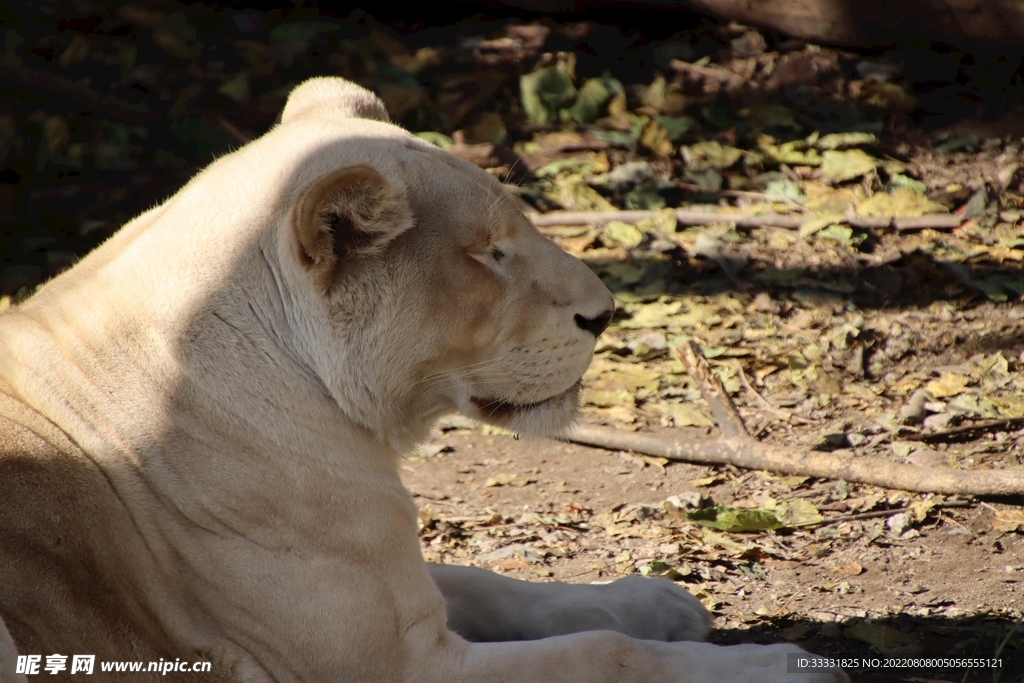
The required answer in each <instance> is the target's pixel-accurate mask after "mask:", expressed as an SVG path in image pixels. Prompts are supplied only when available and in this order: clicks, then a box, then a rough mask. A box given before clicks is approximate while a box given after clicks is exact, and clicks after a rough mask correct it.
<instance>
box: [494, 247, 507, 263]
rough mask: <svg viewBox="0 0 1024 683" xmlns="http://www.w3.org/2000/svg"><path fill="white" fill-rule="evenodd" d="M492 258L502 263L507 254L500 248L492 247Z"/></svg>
mask: <svg viewBox="0 0 1024 683" xmlns="http://www.w3.org/2000/svg"><path fill="white" fill-rule="evenodd" d="M491 258H493V259H494V260H495V261H501V259H503V258H505V252H503V251H502V250H501V249H499V248H498V247H491Z"/></svg>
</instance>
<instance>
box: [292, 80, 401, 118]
mask: <svg viewBox="0 0 1024 683" xmlns="http://www.w3.org/2000/svg"><path fill="white" fill-rule="evenodd" d="M308 116H317V117H322V118H343V119H373V120H375V121H384V122H385V123H386V122H388V121H389V120H390V119H389V117H388V110H387V108H385V107H384V103H383V102H381V101H380V98H379V97H377V96H376V95H374V94H373V93H372V92H370V91H369V90H367V89H366V88H363V87H361V86H358V85H356V84H355V83H352V82H351V81H346V80H345V79H344V78H337V77H334V76H318V77H316V78H311V79H309V80H308V81H305V82H303V83H301V84H300V85H299V86H297V87H296V88H295V89H294V90H292V92H291V94H289V95H288V102H286V103H285V105H284V111H283V112H281V123H288V122H289V121H294V120H295V119H299V118H305V117H308Z"/></svg>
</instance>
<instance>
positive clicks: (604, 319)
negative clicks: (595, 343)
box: [572, 310, 615, 337]
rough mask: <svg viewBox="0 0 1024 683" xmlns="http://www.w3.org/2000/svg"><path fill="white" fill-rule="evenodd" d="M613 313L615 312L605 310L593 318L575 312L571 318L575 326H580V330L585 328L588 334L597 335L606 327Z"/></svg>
mask: <svg viewBox="0 0 1024 683" xmlns="http://www.w3.org/2000/svg"><path fill="white" fill-rule="evenodd" d="M613 313H615V311H610V310H609V311H605V312H604V313H602V314H600V315H598V316H597V317H594V318H584V317H583V316H582V315H580V314H579V313H577V314H576V315H574V316H573V318H572V319H573V321H574V322H575V323H576V327H578V328H580V329H581V330H586V331H587V332H589V333H590V334H592V335H594V336H595V337H597V336H598V335H600V334H601V333H602V332H604V328H606V327H608V323H610V322H611V321H612V314H613Z"/></svg>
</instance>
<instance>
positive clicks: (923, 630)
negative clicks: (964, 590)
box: [710, 615, 1024, 683]
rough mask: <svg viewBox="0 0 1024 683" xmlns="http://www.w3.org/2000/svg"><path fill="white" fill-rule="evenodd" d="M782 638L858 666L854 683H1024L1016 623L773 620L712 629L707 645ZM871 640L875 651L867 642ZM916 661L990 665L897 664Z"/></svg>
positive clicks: (903, 618)
mask: <svg viewBox="0 0 1024 683" xmlns="http://www.w3.org/2000/svg"><path fill="white" fill-rule="evenodd" d="M780 633H786V634H787V635H789V637H790V639H791V640H792V641H794V642H796V643H798V644H799V645H800V646H801V647H803V648H804V649H806V650H808V651H809V652H813V653H815V654H818V655H822V656H825V657H835V658H840V659H846V660H849V661H851V662H854V663H855V664H856V666H847V667H846V671H847V673H849V674H850V677H851V679H852V680H853V683H896V682H897V681H949V682H950V683H1020V682H1021V681H1024V628H1022V625H1021V623H1020V622H1017V621H1014V620H1010V619H1006V618H1003V617H992V616H985V615H978V616H971V617H962V618H955V619H953V618H947V617H912V616H909V615H898V616H893V617H888V618H884V619H843V620H842V621H838V622H820V621H809V620H788V619H775V620H767V621H765V622H762V623H759V624H757V625H755V626H753V627H751V628H750V629H749V630H746V631H740V630H729V631H723V630H716V631H714V632H712V634H711V637H710V640H711V641H712V642H715V643H719V644H722V645H735V644H738V643H746V642H757V643H778V642H785V640H784V639H783V638H782V637H781V636H780ZM872 640H873V641H874V642H876V643H878V645H880V646H881V648H879V647H876V646H874V645H872V644H870V643H869V642H868V641H872ZM915 658H916V659H924V660H927V659H943V658H944V659H954V658H955V659H980V660H996V661H995V662H992V661H986V662H984V664H985V665H984V666H978V667H975V668H971V669H967V668H962V667H956V668H954V667H944V666H928V665H927V664H926V663H924V665H921V663H918V664H917V665H915V663H914V662H913V661H911V662H901V661H899V660H906V659H910V660H913V659H915ZM887 660H890V661H887ZM892 660H895V661H892ZM908 664H909V665H908Z"/></svg>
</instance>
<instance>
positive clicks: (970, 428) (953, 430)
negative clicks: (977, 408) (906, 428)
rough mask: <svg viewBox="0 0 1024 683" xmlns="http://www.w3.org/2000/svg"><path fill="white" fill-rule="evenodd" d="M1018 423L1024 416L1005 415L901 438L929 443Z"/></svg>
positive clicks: (991, 430) (1022, 420) (1001, 428)
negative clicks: (995, 418)
mask: <svg viewBox="0 0 1024 683" xmlns="http://www.w3.org/2000/svg"><path fill="white" fill-rule="evenodd" d="M1018 425H1024V417H1004V418H1000V419H997V420H983V421H981V422H974V423H973V424H966V425H959V426H957V427H950V428H949V429H943V430H942V431H938V432H928V433H910V434H901V435H900V439H902V440H903V441H924V442H929V443H930V442H932V441H946V440H950V441H952V440H955V439H956V438H958V437H962V436H968V435H970V434H977V433H979V432H997V431H1001V430H1003V429H1004V428H1006V427H1016V426H1018Z"/></svg>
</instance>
